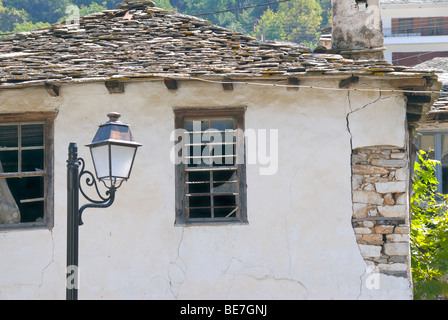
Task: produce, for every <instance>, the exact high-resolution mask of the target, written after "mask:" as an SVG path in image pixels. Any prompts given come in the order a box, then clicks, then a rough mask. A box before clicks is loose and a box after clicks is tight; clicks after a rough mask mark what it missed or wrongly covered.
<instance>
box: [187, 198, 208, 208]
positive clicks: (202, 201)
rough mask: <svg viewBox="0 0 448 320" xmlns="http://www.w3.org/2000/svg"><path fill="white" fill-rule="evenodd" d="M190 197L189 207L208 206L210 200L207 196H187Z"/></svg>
mask: <svg viewBox="0 0 448 320" xmlns="http://www.w3.org/2000/svg"><path fill="white" fill-rule="evenodd" d="M188 198H189V199H190V201H189V202H190V204H189V207H190V208H193V207H210V206H211V200H210V197H209V196H204V197H188Z"/></svg>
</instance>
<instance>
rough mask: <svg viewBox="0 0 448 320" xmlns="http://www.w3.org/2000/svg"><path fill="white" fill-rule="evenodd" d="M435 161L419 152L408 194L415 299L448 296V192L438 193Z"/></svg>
mask: <svg viewBox="0 0 448 320" xmlns="http://www.w3.org/2000/svg"><path fill="white" fill-rule="evenodd" d="M437 184H438V182H437V179H436V178H435V161H433V160H430V159H428V156H427V154H426V153H425V152H423V151H420V154H419V162H416V163H415V168H414V185H413V194H412V197H411V210H412V220H411V264H412V277H413V281H414V296H415V298H416V299H434V298H435V297H436V296H445V297H447V298H448V283H447V279H442V278H443V277H444V276H446V275H447V274H448V213H447V209H448V206H447V203H446V201H447V200H448V195H444V194H440V193H438V192H437Z"/></svg>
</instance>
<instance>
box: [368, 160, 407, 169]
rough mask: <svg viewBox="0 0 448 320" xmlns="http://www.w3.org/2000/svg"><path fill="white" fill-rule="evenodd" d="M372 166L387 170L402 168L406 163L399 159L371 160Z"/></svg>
mask: <svg viewBox="0 0 448 320" xmlns="http://www.w3.org/2000/svg"><path fill="white" fill-rule="evenodd" d="M372 164H373V165H374V166H381V167H387V168H402V167H406V165H407V161H406V160H401V159H372Z"/></svg>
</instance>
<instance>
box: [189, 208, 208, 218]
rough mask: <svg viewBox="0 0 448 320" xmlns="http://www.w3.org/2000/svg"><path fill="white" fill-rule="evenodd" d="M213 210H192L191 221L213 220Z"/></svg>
mask: <svg viewBox="0 0 448 320" xmlns="http://www.w3.org/2000/svg"><path fill="white" fill-rule="evenodd" d="M211 216H212V214H211V209H190V218H191V219H200V218H211Z"/></svg>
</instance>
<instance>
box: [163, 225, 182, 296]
mask: <svg viewBox="0 0 448 320" xmlns="http://www.w3.org/2000/svg"><path fill="white" fill-rule="evenodd" d="M184 232H185V228H182V234H181V237H180V241H179V244H178V246H177V256H176V258H175V259H174V261H172V262H170V265H169V267H168V270H167V271H168V274H167V276H168V280H169V290H170V292H171V294H172V295H173V297H174V298H175V299H176V300H177V299H178V296H179V291H180V287H181V286H182V284H183V282H184V281H185V262H184V261H183V260H182V258H181V257H180V247H181V246H182V242H183V241H184ZM179 274H181V275H180V276H179ZM174 278H177V279H174Z"/></svg>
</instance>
